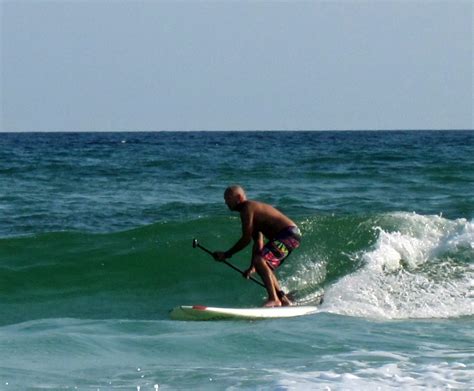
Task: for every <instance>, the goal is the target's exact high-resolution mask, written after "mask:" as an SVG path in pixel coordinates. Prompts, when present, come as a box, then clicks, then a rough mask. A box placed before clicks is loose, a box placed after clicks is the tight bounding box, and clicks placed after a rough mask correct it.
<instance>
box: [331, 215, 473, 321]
mask: <svg viewBox="0 0 474 391" xmlns="http://www.w3.org/2000/svg"><path fill="white" fill-rule="evenodd" d="M383 226H389V227H390V226H392V227H393V226H394V227H396V228H395V229H392V230H389V229H388V228H384V227H383ZM374 229H375V230H376V231H377V232H378V239H377V241H376V243H375V244H374V245H373V246H372V248H370V249H368V250H366V251H364V252H362V253H359V254H353V258H354V260H355V261H358V262H360V261H362V262H363V264H364V266H363V267H362V268H361V269H359V270H358V271H357V272H355V273H353V274H351V275H348V276H345V277H344V278H342V279H341V280H339V281H338V282H337V283H336V284H334V285H333V286H332V287H331V288H330V289H328V290H327V292H326V295H325V300H326V305H325V309H326V310H328V311H330V312H335V313H340V314H346V315H355V316H365V317H377V318H380V317H381V318H445V317H455V316H463V315H472V314H474V306H473V300H472V291H473V289H472V288H473V281H474V267H473V264H472V259H474V223H473V222H472V221H471V222H469V221H467V220H466V219H457V220H448V219H445V218H443V217H441V216H421V215H417V214H414V213H413V214H410V213H396V214H391V215H387V216H385V217H384V218H383V219H382V220H381V222H380V226H378V227H374ZM470 261H471V262H470Z"/></svg>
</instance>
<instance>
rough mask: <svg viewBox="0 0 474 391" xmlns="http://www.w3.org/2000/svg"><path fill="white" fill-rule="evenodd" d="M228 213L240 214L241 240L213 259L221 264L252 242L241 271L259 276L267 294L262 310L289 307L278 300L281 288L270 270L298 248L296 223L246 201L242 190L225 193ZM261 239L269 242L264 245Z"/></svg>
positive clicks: (231, 189) (285, 300)
mask: <svg viewBox="0 0 474 391" xmlns="http://www.w3.org/2000/svg"><path fill="white" fill-rule="evenodd" d="M224 200H225V203H226V204H227V206H228V207H229V209H230V210H232V211H236V212H239V213H240V219H241V221H242V237H241V238H240V239H239V240H238V241H237V243H235V244H234V245H233V246H232V247H231V248H230V249H229V250H227V251H224V252H222V251H217V252H215V253H214V254H213V255H214V258H215V259H216V260H217V261H223V260H225V259H226V258H230V257H232V255H234V254H235V253H237V252H239V251H241V250H242V249H244V248H245V247H247V245H248V244H249V243H250V242H251V240H252V239H253V242H254V244H253V249H252V261H251V264H250V267H249V268H248V269H247V270H246V271H245V272H244V277H246V278H249V277H250V275H251V274H252V273H254V272H255V271H256V272H257V273H258V274H259V275H260V277H261V278H262V280H263V283H264V284H265V287H266V289H267V292H268V300H267V302H266V303H265V307H279V306H281V305H291V302H290V301H289V300H288V298H287V297H286V296H282V297H279V296H278V293H279V292H280V285H279V283H278V280H277V278H276V277H275V274H274V273H273V271H274V270H275V269H276V268H277V267H279V266H280V265H281V263H282V262H283V260H285V258H287V257H288V255H290V253H291V252H292V251H293V250H294V249H295V248H297V247H299V245H300V240H301V233H300V231H299V229H298V227H297V226H296V224H295V223H294V222H293V221H292V220H290V219H289V218H288V217H287V216H285V215H284V214H283V213H281V212H280V211H278V210H277V209H275V208H274V207H272V206H270V205H268V204H264V203H263V202H257V201H252V200H248V199H247V196H246V194H245V191H244V189H242V187H240V186H230V187H228V188H227V189H226V191H225V192H224ZM263 236H265V237H266V238H267V239H268V242H267V243H266V244H265V245H264V244H263Z"/></svg>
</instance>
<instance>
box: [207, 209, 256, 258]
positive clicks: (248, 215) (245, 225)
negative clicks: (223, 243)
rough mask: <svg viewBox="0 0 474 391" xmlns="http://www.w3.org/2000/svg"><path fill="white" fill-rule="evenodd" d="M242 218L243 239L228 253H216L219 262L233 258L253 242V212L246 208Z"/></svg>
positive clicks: (241, 215) (241, 214)
mask: <svg viewBox="0 0 474 391" xmlns="http://www.w3.org/2000/svg"><path fill="white" fill-rule="evenodd" d="M240 218H241V221H242V236H241V238H240V239H239V240H238V241H237V242H236V243H235V244H234V245H233V246H232V247H231V248H230V249H229V250H227V251H225V252H215V253H214V258H215V259H216V260H218V261H223V260H225V259H226V258H230V257H232V255H234V254H235V253H238V252H239V251H241V250H243V249H244V248H245V247H247V246H248V244H249V243H250V241H251V240H252V232H253V212H252V211H251V210H250V208H249V207H245V208H244V209H243V210H242V211H241V213H240Z"/></svg>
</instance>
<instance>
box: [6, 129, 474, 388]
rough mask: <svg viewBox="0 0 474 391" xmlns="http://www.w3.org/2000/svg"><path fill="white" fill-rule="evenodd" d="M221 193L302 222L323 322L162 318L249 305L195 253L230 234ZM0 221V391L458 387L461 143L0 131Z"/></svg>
mask: <svg viewBox="0 0 474 391" xmlns="http://www.w3.org/2000/svg"><path fill="white" fill-rule="evenodd" d="M234 183H238V184H241V185H242V186H244V187H245V188H246V189H247V192H248V195H249V198H254V199H259V200H262V201H265V202H268V203H271V204H272V205H274V206H276V207H277V208H279V209H281V210H282V211H284V212H285V213H286V214H288V215H289V216H290V217H292V218H293V219H294V220H295V221H296V222H297V223H298V224H299V226H300V228H301V230H302V232H303V242H302V246H301V247H300V249H298V250H297V251H296V252H295V253H294V254H293V255H292V256H291V257H290V259H289V260H288V261H287V262H285V264H284V265H283V266H282V267H281V268H280V270H279V276H280V278H281V281H282V285H283V286H284V288H285V289H287V290H297V291H298V298H299V303H311V301H312V299H314V297H316V296H317V295H319V294H320V293H321V292H324V294H325V302H324V304H323V305H322V306H321V312H320V313H318V314H316V315H313V316H308V317H304V318H296V319H289V320H272V321H259V322H245V321H240V322H204V323H197V322H177V321H172V320H170V319H169V315H168V311H169V310H170V309H171V308H173V307H174V306H176V305H180V304H206V305H214V306H233V307H248V306H259V305H261V304H262V301H263V299H264V291H263V289H261V288H260V287H259V286H258V285H256V284H252V283H251V282H249V281H246V280H244V279H242V278H241V277H239V275H238V274H237V273H236V272H235V271H233V270H231V269H229V268H227V267H225V265H222V264H217V263H215V262H214V261H213V260H212V259H210V257H209V256H208V255H207V254H205V253H203V252H201V251H199V250H198V249H193V248H192V245H191V244H192V239H193V238H198V239H199V241H200V242H201V243H202V244H204V245H205V246H207V247H209V248H211V249H216V250H217V249H223V250H225V249H227V248H228V247H230V246H231V245H232V244H233V243H234V242H235V241H236V240H237V239H238V238H239V233H240V223H239V219H238V217H237V216H236V215H235V214H232V213H231V212H229V211H228V209H227V207H226V206H225V204H224V202H223V191H224V189H225V188H226V187H227V186H228V185H229V184H234ZM0 213H1V214H0V215H1V217H2V218H1V219H0V294H1V296H2V301H1V302H0V390H3V389H6V390H19V389H22V390H23V389H40V388H41V389H60V390H62V389H75V387H77V389H84V390H97V389H101V390H108V389H128V390H136V389H137V387H140V388H141V390H142V391H143V390H148V389H149V390H154V389H156V387H155V385H158V386H159V389H216V390H221V389H249V390H253V389H269V390H274V389H278V390H286V389H318V390H319V389H328V388H329V389H344V390H345V389H374V390H375V389H395V388H399V387H402V388H405V389H408V388H410V389H423V388H431V389H448V388H454V389H470V388H472V387H474V384H473V381H472V379H473V378H474V348H473V346H474V344H473V341H474V334H473V331H472V330H473V327H472V326H473V314H474V306H473V303H474V300H473V299H474V293H473V281H474V267H473V265H474V132H473V131H460V132H455V131H446V132H443V131H436V132H425V131H423V132H418V131H406V132H182V133H181V132H170V133H167V132H162V133H161V132H160V133H139V132H134V133H23V134H13V133H3V134H0ZM232 261H233V262H234V263H235V264H236V265H237V266H239V267H241V268H245V267H246V266H247V264H248V262H249V250H248V249H247V250H245V251H243V252H242V253H240V254H238V255H237V256H234V257H233V259H232Z"/></svg>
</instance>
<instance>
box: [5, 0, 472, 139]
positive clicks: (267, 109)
mask: <svg viewBox="0 0 474 391" xmlns="http://www.w3.org/2000/svg"><path fill="white" fill-rule="evenodd" d="M473 9H474V2H473V1H471V0H449V1H431V0H418V1H408V0H399V1H386V0H378V1H375V0H370V1H358V0H352V1H316V0H314V1H257V0H253V1H224V0H221V1H218V0H216V1H186V0H184V1H152V0H148V1H143V0H142V1H132V0H128V1H116V0H108V1H105V0H102V1H100V0H99V1H97V0H96V1H84V0H62V1H61V0H56V1H42V0H14V1H12V0H0V23H1V31H0V34H1V35H0V50H1V51H0V55H1V57H0V58H1V60H0V83H1V84H0V87H1V93H0V131H17V132H21V131H158V130H386V129H473V128H474V120H473V112H474V99H473V90H474V86H473V69H474V66H473V47H474V39H473V31H474V26H473V24H474V22H473V16H474V15H473Z"/></svg>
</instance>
